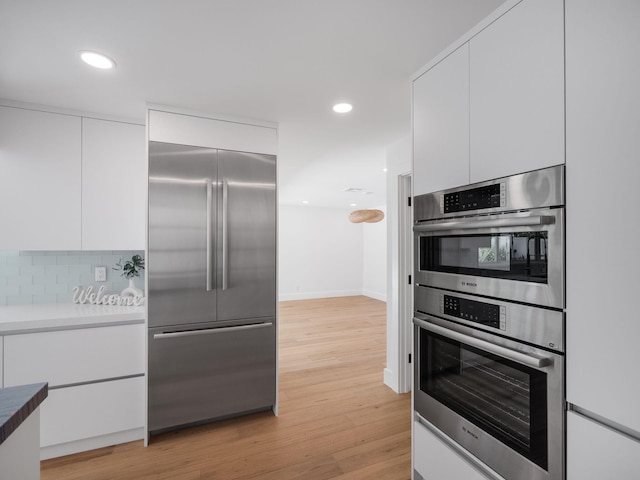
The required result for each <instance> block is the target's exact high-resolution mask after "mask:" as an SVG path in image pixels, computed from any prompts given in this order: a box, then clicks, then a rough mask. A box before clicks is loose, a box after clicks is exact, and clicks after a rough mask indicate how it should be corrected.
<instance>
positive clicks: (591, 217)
mask: <svg viewBox="0 0 640 480" xmlns="http://www.w3.org/2000/svg"><path fill="white" fill-rule="evenodd" d="M566 25H567V26H566V28H567V42H566V43H567V44H566V49H567V50H566V56H567V74H566V75H567V229H566V231H567V256H566V260H567V280H566V281H567V401H569V402H571V403H573V404H576V405H578V406H580V407H582V408H583V409H586V410H589V411H591V412H593V413H596V414H598V415H600V416H603V417H605V418H607V419H609V420H613V421H614V422H617V423H619V424H622V425H625V426H627V427H629V428H631V429H633V430H635V431H636V432H640V408H638V406H639V404H640V380H639V377H638V374H637V372H636V368H637V366H638V365H640V348H638V339H640V321H639V315H638V304H637V297H638V292H640V275H639V273H638V272H640V255H638V254H637V253H636V249H637V245H636V243H635V242H636V241H637V240H638V239H640V216H639V215H638V205H640V188H638V179H640V161H639V158H638V152H640V89H639V88H638V86H639V85H640V60H639V58H640V57H639V56H638V45H640V2H637V1H628V0H609V1H606V2H605V1H601V0H598V1H596V0H566ZM576 478H578V477H576ZM611 478H616V477H615V475H614V476H613V477H611ZM635 478H640V477H635Z"/></svg>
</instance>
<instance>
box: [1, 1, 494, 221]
mask: <svg viewBox="0 0 640 480" xmlns="http://www.w3.org/2000/svg"><path fill="white" fill-rule="evenodd" d="M503 1H504V0H56V1H51V0H0V98H5V99H9V100H13V101H18V102H31V103H37V104H42V105H49V106H54V107H62V108H65V109H73V110H80V111H85V112H96V113H100V114H105V115H111V116H117V117H123V118H131V119H136V120H142V119H144V114H145V107H146V104H147V102H149V103H154V104H163V105H169V106H175V107H178V108H181V109H193V110H199V111H203V112H209V113H218V114H224V115H231V116H237V117H246V118H254V119H259V120H266V121H270V122H277V123H279V126H280V130H279V135H280V137H279V140H280V153H279V157H278V161H279V174H280V187H279V192H280V201H281V203H283V204H294V205H295V204H298V205H299V204H300V203H301V202H302V200H308V201H309V204H310V205H318V206H341V207H348V206H349V204H350V203H352V202H356V203H358V205H359V206H360V207H363V208H367V207H375V206H380V205H384V204H385V203H386V199H385V197H384V191H385V183H386V181H385V173H384V172H383V171H382V169H383V168H384V166H385V151H386V147H387V146H388V145H389V144H391V143H393V142H395V141H398V140H400V139H402V138H403V137H405V136H407V135H409V131H410V77H411V75H412V74H413V73H414V72H415V71H416V70H418V69H419V68H420V67H421V66H422V65H424V64H426V63H427V62H428V61H429V60H431V59H432V58H433V57H434V56H435V55H437V54H438V53H439V52H440V51H441V50H443V49H444V48H445V47H446V46H448V45H449V44H450V43H452V42H453V41H454V40H455V39H456V38H458V37H459V36H460V35H462V34H463V33H464V32H465V31H467V30H468V29H470V28H471V27H472V26H473V25H474V24H476V23H477V22H478V21H480V20H481V19H482V18H484V17H485V16H486V15H487V14H489V13H490V12H491V11H492V10H494V9H495V8H497V7H498V6H499V5H500V4H501V3H502V2H503ZM83 49H91V50H97V51H101V52H103V53H106V54H108V55H109V56H111V57H112V58H113V59H115V61H116V62H117V68H116V69H115V70H112V71H98V70H94V69H92V68H91V67H88V66H86V65H84V64H83V63H82V62H80V60H79V58H78V51H79V50H83ZM340 101H347V102H350V103H352V104H353V105H354V109H353V111H352V112H351V113H350V114H346V115H339V114H336V113H334V112H333V111H332V110H331V106H332V105H333V104H334V103H337V102H340ZM347 187H356V188H362V189H365V190H367V191H370V192H373V193H371V194H370V195H360V194H354V193H345V192H343V190H344V189H345V188H347Z"/></svg>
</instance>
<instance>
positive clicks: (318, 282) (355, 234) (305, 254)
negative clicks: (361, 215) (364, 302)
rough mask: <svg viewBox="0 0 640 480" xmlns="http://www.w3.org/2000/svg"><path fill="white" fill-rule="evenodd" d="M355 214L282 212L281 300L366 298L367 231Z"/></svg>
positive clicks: (306, 209)
mask: <svg viewBox="0 0 640 480" xmlns="http://www.w3.org/2000/svg"><path fill="white" fill-rule="evenodd" d="M349 213H350V209H346V208H344V209H343V208H320V207H309V206H300V207H296V206H285V205H281V206H280V207H279V217H278V225H279V238H278V243H279V248H278V269H279V270H278V292H279V299H280V300H301V299H305V298H324V297H342V296H349V295H362V293H363V286H362V271H363V269H362V266H363V253H362V248H363V238H364V235H363V232H364V229H363V226H362V224H353V223H351V222H349Z"/></svg>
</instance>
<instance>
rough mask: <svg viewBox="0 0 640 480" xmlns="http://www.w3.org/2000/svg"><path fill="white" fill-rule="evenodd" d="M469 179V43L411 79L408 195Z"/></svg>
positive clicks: (455, 184) (465, 181)
mask: <svg viewBox="0 0 640 480" xmlns="http://www.w3.org/2000/svg"><path fill="white" fill-rule="evenodd" d="M468 183H469V46H468V44H465V45H463V46H461V47H460V48H458V49H457V50H456V51H454V52H453V53H451V55H449V56H448V57H446V58H445V59H443V60H442V61H441V62H440V63H438V64H437V65H435V66H434V67H433V68H431V69H430V70H429V71H427V72H426V73H424V74H423V75H422V76H420V77H419V78H417V79H416V80H415V81H414V82H413V194H414V195H420V194H423V193H430V192H434V191H437V190H442V189H445V188H450V187H457V186H460V185H466V184H468Z"/></svg>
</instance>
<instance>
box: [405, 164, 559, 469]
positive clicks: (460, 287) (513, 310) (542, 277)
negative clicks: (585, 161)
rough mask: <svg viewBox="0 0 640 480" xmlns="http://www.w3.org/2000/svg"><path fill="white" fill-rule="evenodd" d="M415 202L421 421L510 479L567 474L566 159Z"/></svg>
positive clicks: (417, 385) (417, 387) (418, 407)
mask: <svg viewBox="0 0 640 480" xmlns="http://www.w3.org/2000/svg"><path fill="white" fill-rule="evenodd" d="M414 206H415V208H414V212H415V213H414V215H415V216H414V219H415V223H414V237H415V255H414V258H415V266H414V273H415V296H414V320H413V323H414V343H415V345H414V355H415V358H416V365H415V368H414V389H413V391H414V408H415V410H416V412H417V414H418V419H419V421H421V422H422V423H423V424H425V426H427V428H431V429H432V430H433V431H435V432H436V433H437V434H439V435H441V436H444V437H445V438H446V439H447V440H448V441H449V443H450V444H451V445H453V446H454V447H455V448H456V449H458V450H459V451H460V452H461V453H462V454H463V455H466V456H467V457H468V458H469V459H470V460H472V461H474V462H475V463H476V464H478V465H486V466H488V467H489V468H490V469H491V470H493V471H495V472H497V473H498V474H500V475H501V476H503V477H504V478H506V479H508V480H512V479H527V480H542V479H547V480H550V479H563V478H564V470H565V466H564V465H565V462H564V457H565V455H564V452H565V446H564V425H565V390H564V384H565V382H564V370H565V367H564V345H565V341H564V291H565V287H564V268H565V262H564V248H565V246H564V245H565V242H564V167H563V166H557V167H552V168H547V169H543V170H537V171H533V172H527V173H524V174H520V175H515V176H512V177H508V178H501V179H496V180H492V181H487V182H482V183H478V184H475V185H469V186H465V187H460V188H456V189H452V190H448V191H441V192H435V193H432V194H426V195H421V196H418V197H416V198H415V201H414ZM476 460H479V462H477V461H476ZM488 471H489V470H488Z"/></svg>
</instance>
